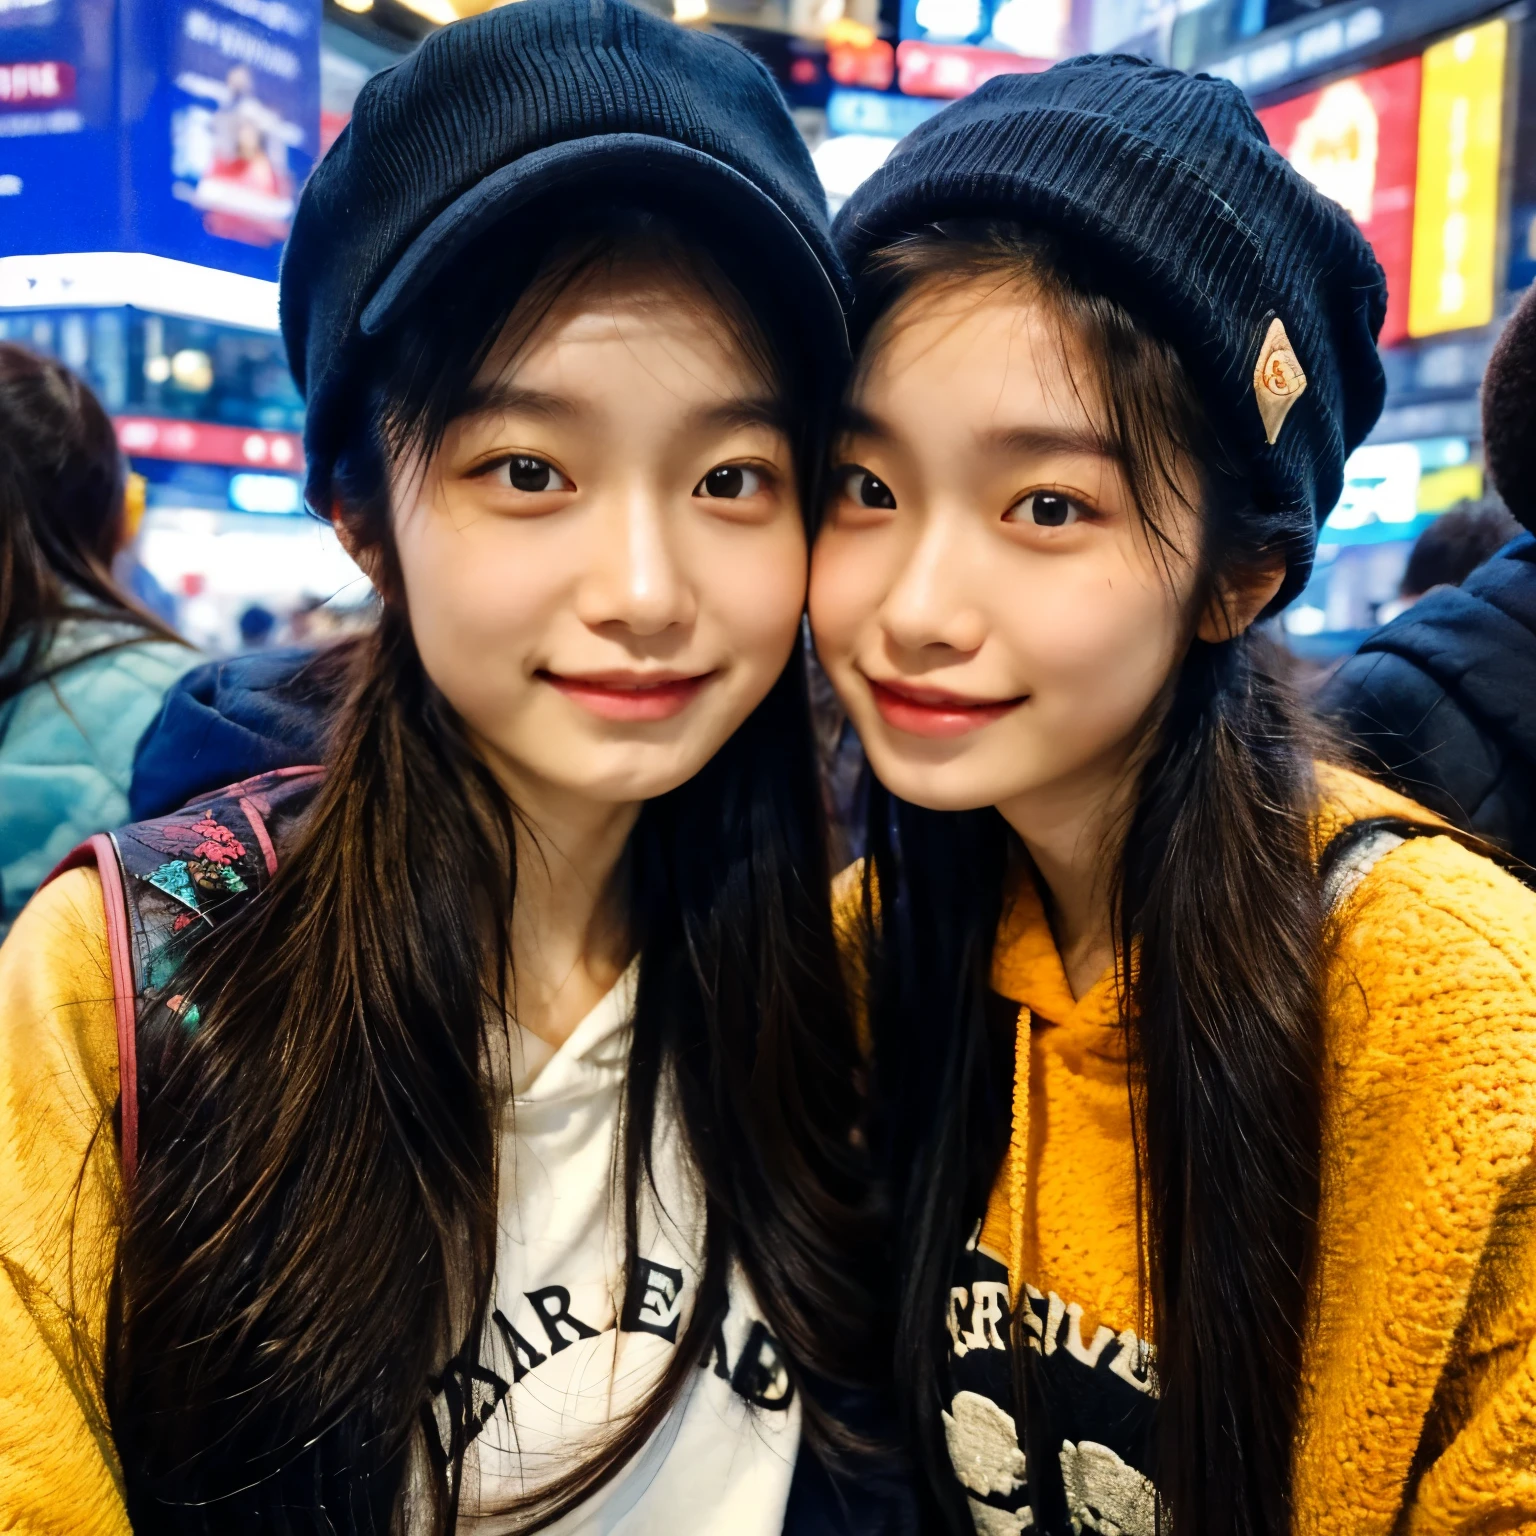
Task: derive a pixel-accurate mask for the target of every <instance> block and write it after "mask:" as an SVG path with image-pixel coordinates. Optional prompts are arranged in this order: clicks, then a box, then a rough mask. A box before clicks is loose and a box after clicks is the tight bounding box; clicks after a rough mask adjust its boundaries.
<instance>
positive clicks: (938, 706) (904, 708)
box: [866, 677, 1024, 737]
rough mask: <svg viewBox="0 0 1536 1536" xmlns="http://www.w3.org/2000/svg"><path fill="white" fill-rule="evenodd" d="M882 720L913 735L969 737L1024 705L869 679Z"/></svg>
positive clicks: (870, 689)
mask: <svg viewBox="0 0 1536 1536" xmlns="http://www.w3.org/2000/svg"><path fill="white" fill-rule="evenodd" d="M866 681H867V682H868V683H869V691H870V692H871V693H872V694H873V695H874V698H875V708H876V709H878V710H879V711H880V718H881V719H882V720H884V721H885V723H886V724H887V725H889V726H892V727H893V728H894V729H896V730H898V731H906V732H907V733H908V734H909V735H912V736H933V737H949V736H965V735H968V734H969V733H970V732H971V731H979V730H980V729H981V728H982V726H984V725H991V724H992V722H993V721H994V720H1001V719H1002V718H1003V716H1004V715H1006V714H1008V713H1009V712H1010V711H1011V710H1015V709H1017V708H1018V707H1019V705H1020V704H1022V703H1023V702H1024V698H1023V697H1020V698H1017V699H968V698H966V697H965V696H964V695H963V694H959V693H948V692H946V691H945V690H944V689H942V688H916V687H913V686H912V685H911V684H910V683H890V682H876V681H875V679H874V678H872V677H871V678H867V679H866Z"/></svg>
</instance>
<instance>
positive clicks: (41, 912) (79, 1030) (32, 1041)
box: [0, 868, 117, 1137]
mask: <svg viewBox="0 0 1536 1536" xmlns="http://www.w3.org/2000/svg"><path fill="white" fill-rule="evenodd" d="M0 1081H3V1084H4V1089H3V1093H4V1101H5V1104H6V1115H5V1117H4V1118H5V1125H4V1127H3V1128H0V1137H7V1136H10V1137H14V1136H16V1135H17V1134H18V1133H19V1132H21V1131H22V1130H23V1128H24V1127H25V1125H26V1122H27V1121H28V1120H29V1119H33V1120H36V1119H38V1118H41V1119H43V1120H47V1119H49V1118H50V1117H53V1116H57V1115H63V1116H65V1117H66V1118H70V1119H75V1120H80V1119H88V1120H89V1119H94V1118H96V1117H99V1115H100V1114H101V1113H103V1112H106V1111H108V1110H110V1108H111V1106H112V1104H113V1103H115V1101H116V1099H117V1019H116V1013H115V1011H114V1008H113V978H112V960H111V955H110V952H109V949H108V945H107V923H106V912H105V909H104V908H103V906H102V896H101V880H100V878H99V876H98V875H97V873H96V871H95V870H94V869H90V868H83V869H72V870H69V871H68V872H67V873H65V874H63V875H60V876H59V878H58V879H56V880H54V881H51V882H50V883H49V884H47V885H45V886H43V887H42V889H41V890H39V891H38V892H37V894H36V895H35V896H34V897H33V898H32V899H31V901H29V902H28V903H27V905H26V906H25V907H24V908H22V910H21V913H20V915H19V916H18V917H17V919H16V921H15V923H14V924H13V925H12V927H11V931H10V934H9V936H8V937H7V938H6V941H5V943H4V944H3V945H0ZM31 1129H32V1131H34V1132H35V1131H36V1130H37V1129H38V1126H37V1125H36V1124H35V1123H34V1124H33V1125H32V1128H31Z"/></svg>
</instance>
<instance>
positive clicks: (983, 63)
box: [896, 40, 1051, 97]
mask: <svg viewBox="0 0 1536 1536" xmlns="http://www.w3.org/2000/svg"><path fill="white" fill-rule="evenodd" d="M896 66H897V68H898V69H899V70H900V72H901V89H902V90H903V92H905V94H906V95H908V96H949V97H955V96H969V95H970V94H971V92H972V91H974V90H975V89H976V87H977V86H978V85H985V84H986V83H987V81H988V80H991V79H993V78H995V77H996V76H998V75H1035V74H1039V73H1040V71H1041V70H1043V69H1049V68H1050V67H1051V61H1050V60H1049V59H1026V58H1024V57H1023V56H1022V55H1021V54H1017V53H1001V52H999V51H998V50H997V49H994V48H968V47H966V46H964V45H963V44H960V43H921V42H916V41H911V40H909V41H907V42H905V43H902V44H901V45H900V46H899V47H898V48H897V50H896Z"/></svg>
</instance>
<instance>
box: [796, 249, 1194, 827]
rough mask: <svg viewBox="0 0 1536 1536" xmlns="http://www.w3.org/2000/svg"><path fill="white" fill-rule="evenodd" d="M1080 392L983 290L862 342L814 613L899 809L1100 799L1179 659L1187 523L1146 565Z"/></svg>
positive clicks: (1061, 365) (1052, 329) (1040, 337)
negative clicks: (866, 344) (905, 803)
mask: <svg viewBox="0 0 1536 1536" xmlns="http://www.w3.org/2000/svg"><path fill="white" fill-rule="evenodd" d="M1093 377H1094V371H1093V368H1092V367H1091V366H1090V360H1089V359H1088V357H1087V354H1086V351H1085V349H1084V348H1083V346H1082V344H1081V342H1080V341H1079V340H1078V339H1077V338H1075V337H1074V336H1073V335H1072V334H1071V332H1070V330H1069V329H1068V328H1067V327H1066V326H1064V325H1063V323H1062V321H1061V319H1060V318H1059V317H1058V315H1057V313H1056V312H1055V311H1054V310H1053V309H1052V308H1051V307H1049V306H1048V305H1047V304H1046V303H1045V302H1044V301H1043V300H1042V299H1041V298H1040V297H1039V296H1038V293H1036V292H1035V291H1033V290H1032V289H1031V288H1030V287H1028V286H1026V285H1024V284H1022V283H1018V282H1013V283H1000V282H999V281H998V279H997V278H996V277H995V276H988V277H978V278H976V279H974V280H966V281H962V282H947V283H941V284H936V283H934V282H933V281H932V280H929V281H928V282H926V283H923V282H920V283H919V284H918V285H917V286H916V287H915V288H914V289H913V290H912V291H911V293H910V294H909V295H908V296H907V298H906V299H905V300H904V301H903V302H902V303H901V304H900V305H899V306H898V308H897V309H896V310H895V311H893V312H892V313H891V314H890V315H889V316H888V317H887V319H886V321H885V322H884V323H883V324H882V326H881V327H880V328H879V329H878V330H877V332H876V334H875V336H874V337H873V338H872V349H871V351H870V353H869V355H868V357H867V359H866V362H865V366H864V369H863V372H862V375H861V378H860V380H859V382H858V384H857V386H856V389H855V395H854V399H853V410H852V414H851V419H850V427H849V430H848V431H847V432H845V434H844V435H843V437H842V439H841V442H840V445H839V451H838V459H839V462H840V464H841V466H842V467H841V468H840V469H839V471H838V475H837V484H836V487H835V493H836V494H835V498H834V500H833V503H832V505H831V507H830V509H829V516H828V519H827V522H826V524H825V525H824V528H823V530H822V532H821V534H820V536H819V538H818V540H817V544H816V550H815V557H814V560H813V565H812V576H811V593H810V614H811V625H812V629H813V632H814V634H815V639H816V647H817V650H818V652H819V654H820V656H821V659H822V662H823V664H824V666H825V667H826V669H827V672H828V674H829V675H830V677H831V679H832V681H833V683H834V685H835V686H836V688H837V691H838V693H839V695H840V696H841V698H842V700H843V703H844V705H845V706H846V708H847V709H848V712H849V714H850V716H851V717H852V720H853V723H854V725H855V727H856V728H857V730H858V732H859V735H860V737H861V738H862V740H863V743H864V747H865V750H866V751H867V753H868V755H869V759H870V763H871V765H872V766H873V768H874V771H875V772H876V774H877V775H878V776H879V777H880V779H881V781H882V782H883V783H884V784H885V785H886V786H887V787H888V788H889V789H890V790H891V791H892V792H893V793H895V794H896V795H898V796H900V797H901V798H902V799H905V800H909V801H912V802H913V803H915V804H918V805H922V806H927V807H929V808H932V809H936V810H970V809H975V808H978V807H981V806H988V805H995V806H997V807H999V809H1001V810H1003V813H1004V815H1005V816H1008V817H1009V819H1010V820H1015V821H1016V818H1015V816H1014V815H1013V814H1012V813H1013V812H1014V811H1019V812H1020V813H1022V814H1023V816H1024V819H1025V820H1028V815H1027V811H1026V810H1025V807H1026V806H1027V805H1028V803H1029V802H1031V801H1035V802H1037V803H1041V804H1046V803H1051V804H1058V805H1059V804H1060V803H1061V801H1062V799H1063V798H1064V797H1065V798H1066V799H1068V800H1071V799H1077V798H1081V797H1083V796H1088V795H1094V796H1097V795H1100V794H1102V792H1103V790H1104V786H1105V785H1106V784H1110V783H1113V782H1114V781H1116V780H1117V779H1118V778H1119V777H1121V776H1123V774H1124V770H1125V767H1126V765H1127V763H1128V762H1129V761H1130V758H1131V756H1132V754H1133V752H1134V750H1135V748H1136V746H1137V744H1138V742H1139V740H1140V739H1141V737H1142V726H1143V723H1144V722H1145V720H1146V719H1147V717H1148V713H1149V711H1150V710H1151V709H1152V707H1153V705H1154V704H1155V702H1156V701H1157V699H1158V697H1159V695H1160V693H1161V691H1162V689H1163V686H1164V684H1165V683H1166V682H1167V680H1168V678H1169V677H1170V675H1171V673H1172V672H1173V669H1174V667H1175V665H1176V663H1177V661H1178V659H1179V658H1180V657H1181V656H1182V654H1183V651H1184V649H1185V647H1186V645H1187V643H1188V639H1189V633H1190V623H1189V617H1188V615H1189V610H1190V608H1191V604H1192V598H1193V593H1194V587H1195V562H1194V560H1193V559H1192V558H1190V556H1191V555H1192V553H1193V552H1194V550H1195V549H1196V548H1197V547H1198V527H1197V520H1196V517H1195V514H1194V513H1192V512H1191V511H1190V510H1189V509H1188V507H1187V506H1175V507H1171V508H1167V509H1161V510H1160V515H1159V522H1160V526H1161V527H1162V529H1163V531H1164V533H1165V534H1166V535H1167V536H1168V538H1169V540H1170V541H1171V542H1172V544H1173V545H1174V546H1175V549H1174V551H1173V552H1172V553H1171V554H1170V551H1169V549H1168V548H1167V546H1166V545H1161V544H1159V543H1157V542H1156V539H1155V536H1154V535H1153V534H1152V533H1151V532H1150V530H1149V529H1148V527H1147V526H1146V524H1145V523H1144V521H1143V519H1142V518H1141V516H1140V515H1139V513H1138V512H1137V509H1136V505H1135V502H1134V499H1133V497H1132V495H1131V492H1130V488H1129V486H1128V484H1127V481H1126V478H1125V475H1124V473H1123V472H1122V469H1121V467H1120V464H1119V462H1118V461H1117V459H1116V458H1115V457H1114V456H1112V455H1111V454H1110V453H1109V452H1108V451H1107V444H1106V433H1105V430H1104V423H1103V411H1102V407H1101V403H1100V401H1099V400H1098V399H1097V398H1096V396H1095V395H1094V393H1093V391H1092V389H1091V387H1090V383H1091V380H1092V379H1093ZM1074 381H1075V383H1074ZM1016 824H1018V823H1017V821H1016Z"/></svg>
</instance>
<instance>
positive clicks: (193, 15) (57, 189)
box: [0, 0, 320, 279]
mask: <svg viewBox="0 0 1536 1536" xmlns="http://www.w3.org/2000/svg"><path fill="white" fill-rule="evenodd" d="M319 133H320V0H41V3H39V0H0V255H36V254H42V253H51V252H75V251H142V252H148V253H150V254H153V255H159V256H169V257H172V258H175V259H178V260H181V261H189V262H195V263H196V264H198V265H199V266H204V267H218V268H223V269H225V270H227V271H231V272H239V273H244V274H246V275H248V276H252V277H261V278H268V279H271V278H275V277H276V276H277V261H278V254H279V252H280V250H281V248H282V242H283V239H284V237H285V236H286V235H287V232H288V225H289V222H290V220H291V218H292V214H293V204H294V198H295V196H296V193H297V189H298V188H299V187H300V186H302V184H303V181H304V177H305V176H306V175H307V173H308V171H309V169H310V167H311V165H312V164H313V163H314V159H315V156H316V154H317V152H318V148H319Z"/></svg>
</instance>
